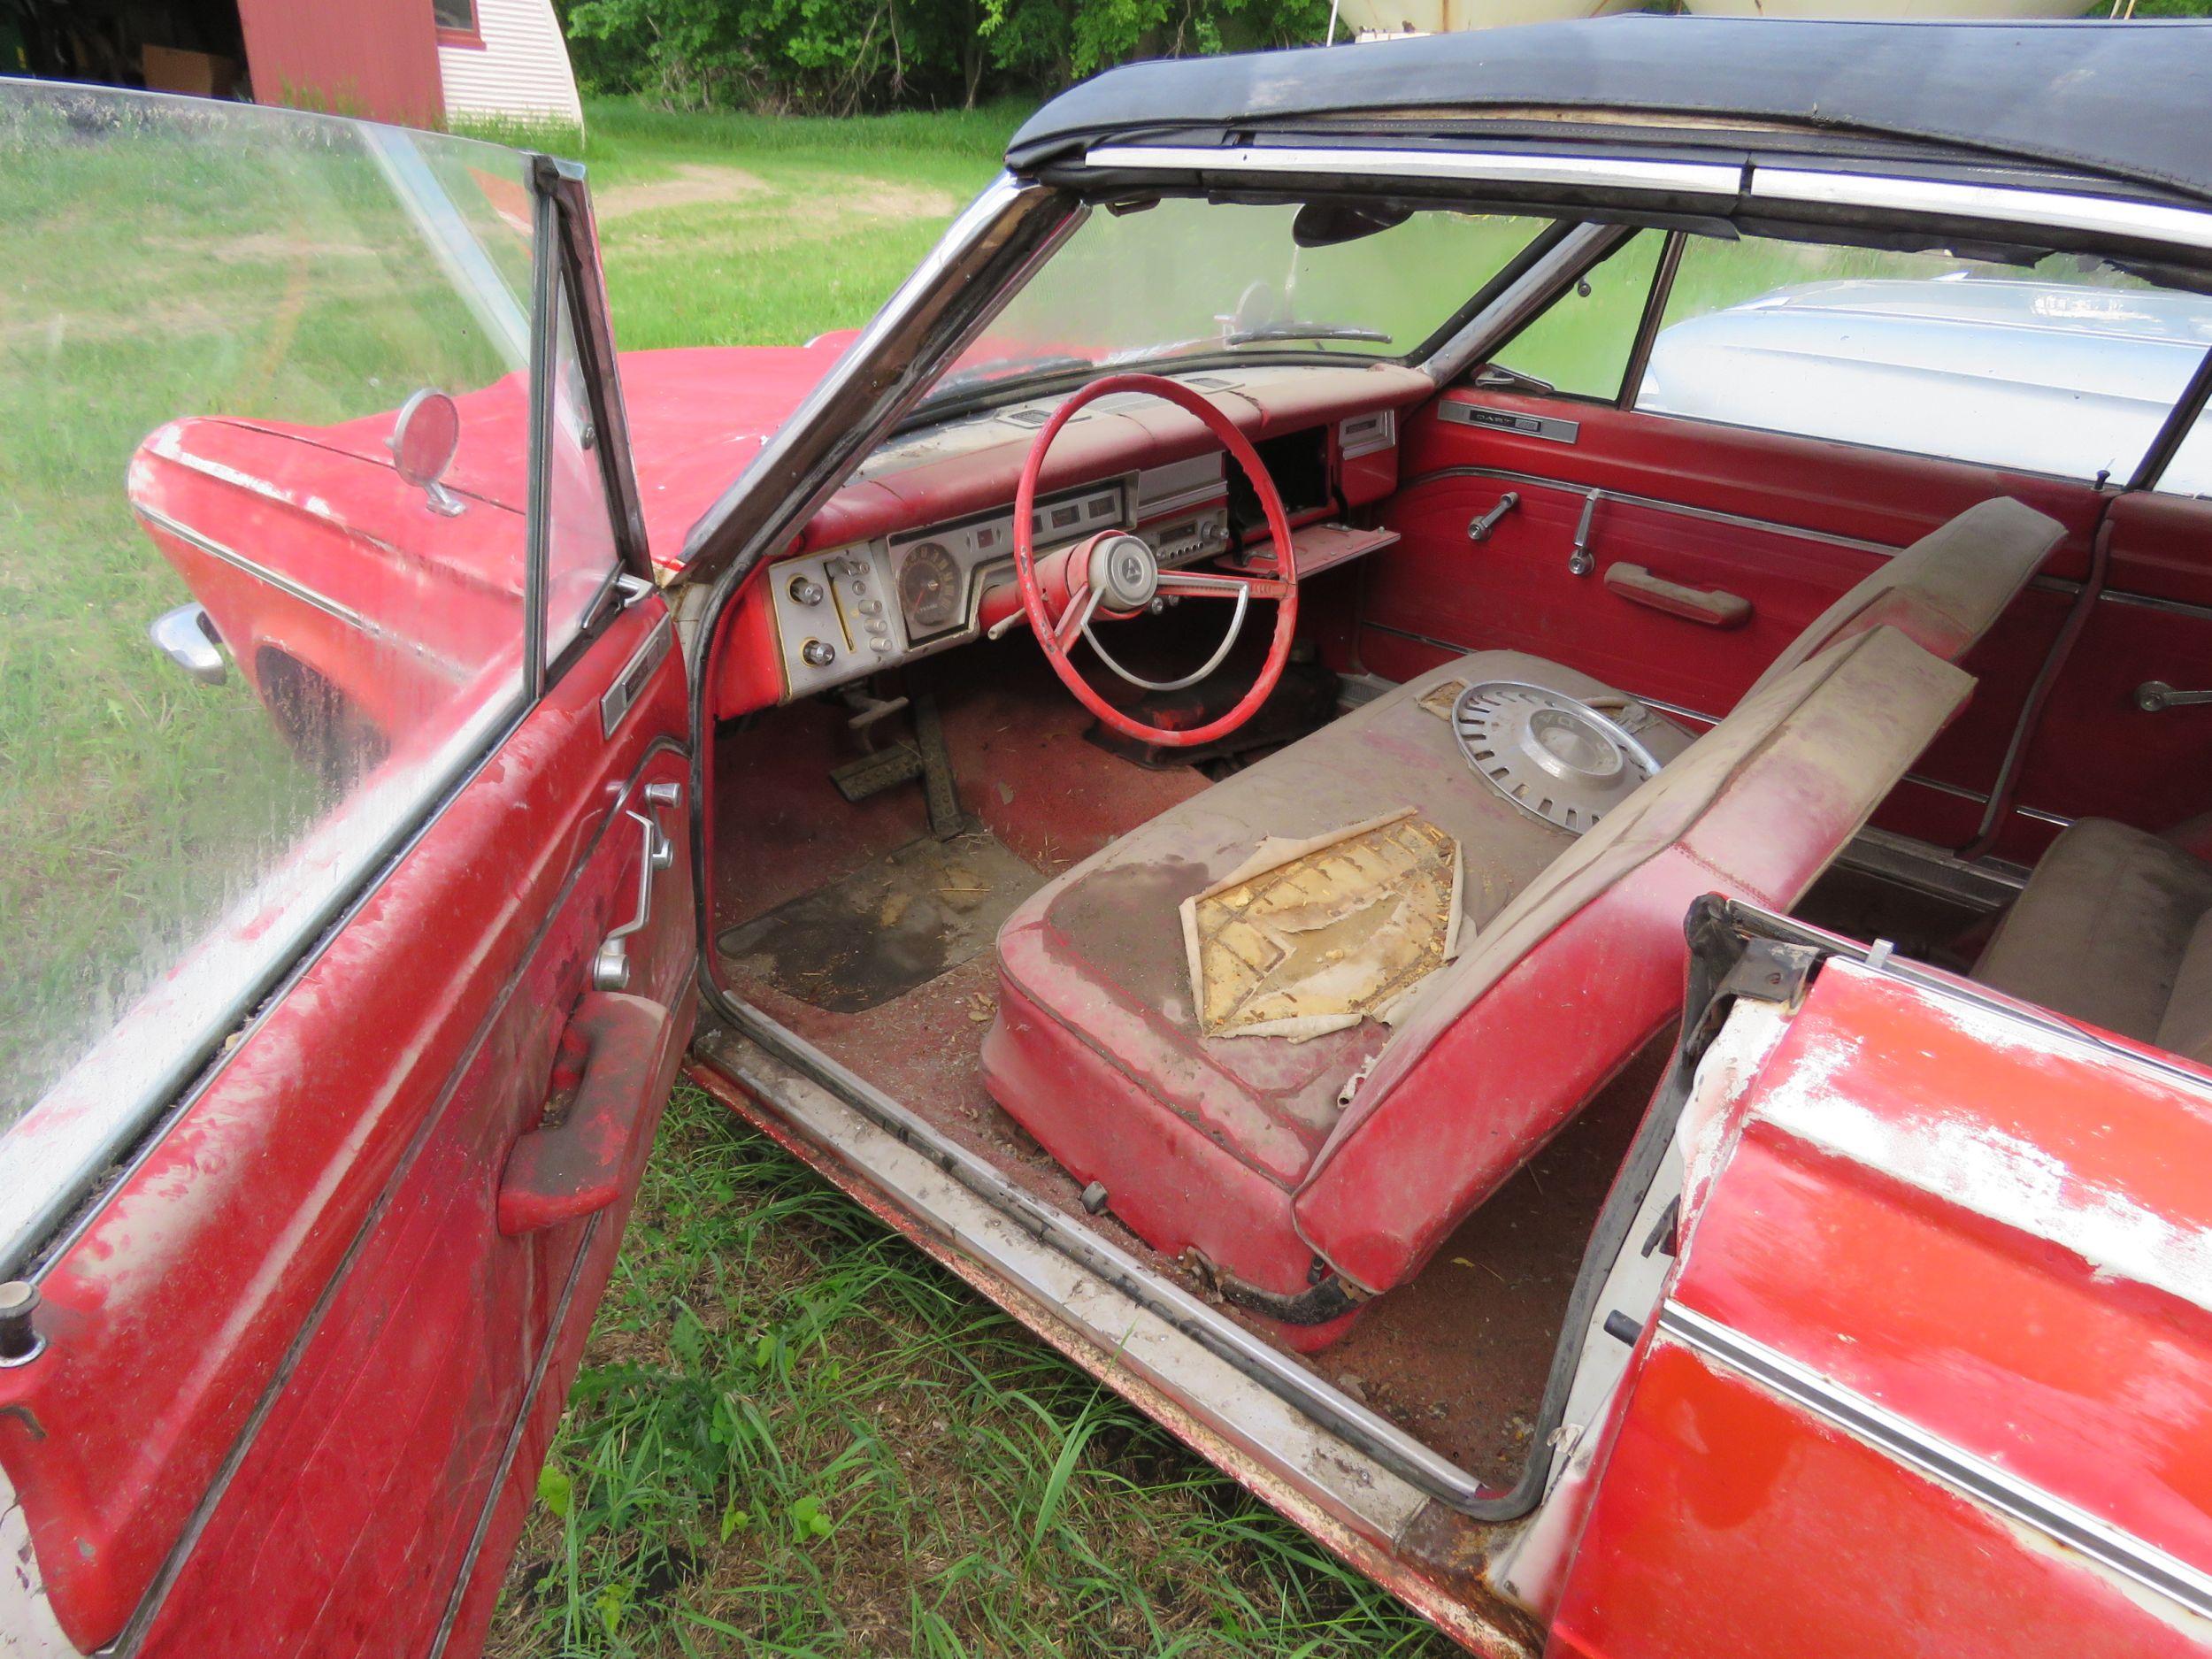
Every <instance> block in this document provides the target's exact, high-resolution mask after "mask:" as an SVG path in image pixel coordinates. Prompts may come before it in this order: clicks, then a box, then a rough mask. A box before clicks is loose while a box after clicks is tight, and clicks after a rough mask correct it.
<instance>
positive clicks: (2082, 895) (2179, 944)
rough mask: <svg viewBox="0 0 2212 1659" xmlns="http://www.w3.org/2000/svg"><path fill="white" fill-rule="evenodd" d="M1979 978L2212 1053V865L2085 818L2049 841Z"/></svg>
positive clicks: (2120, 1029)
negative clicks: (2048, 846)
mask: <svg viewBox="0 0 2212 1659" xmlns="http://www.w3.org/2000/svg"><path fill="white" fill-rule="evenodd" d="M1974 977H1975V978H1976V979H1978V980H1980V981H1981V982H1982V983H1983V984H1985V985H1986V986H1988V987H1991V988H1992V989H1993V990H1998V991H2002V992H2004V993H2005V994H2006V995H2008V996H2017V997H2020V998H2022V999H2023V1000H2024V1001H2026V1002H2038V1003H2040V1004H2041V1005H2042V1006H2044V1007H2046V1008H2048V1009H2050V1010H2053V1011H2054V1012H2056V1013H2060V1014H2065V1015H2069V1016H2070V1017H2071V1018H2076V1019H2082V1020H2086V1021H2088V1022H2089V1023H2090V1024H2091V1025H2101V1026H2103V1027H2104V1028H2105V1029H2106V1030H2107V1031H2111V1032H2117V1033H2119V1034H2120V1035H2121V1036H2124V1037H2132V1038H2134V1039H2136V1040H2137V1041H2140V1042H2147V1043H2154V1044H2156V1045H2157V1046H2158V1047H2159V1048H2169V1049H2171V1050H2173V1051H2174V1052H2175V1053H2177V1054H2180V1055H2185V1056H2188V1057H2189V1058H2191V1059H2194V1060H2212V864H2207V863H2205V862H2204V860H2202V859H2200V858H2199V857H2196V856H2194V855H2193V854H2191V853H2189V852H2187V851H2185V849H2182V848H2180V847H2177V846H2176V845H2175V844H2174V843H2173V842H2172V841H2168V840H2166V839H2165V838H2164V837H2162V836H2158V835H2154V834H2151V833H2149V832H2147V831H2146V830H2139V829H2131V828H2130V827H2129V826H2126V825H2124V824H2117V823H2115V822H2113V821H2112V820H2111V819H2109V818H2083V819H2082V820H2081V821H2080V822H2078V823H2077V824H2075V825H2074V826H2072V827H2071V828H2070V829H2068V830H2067V831H2066V832H2065V833H2063V834H2062V835H2061V836H2060V837H2059V838H2058V839H2057V840H2056V841H2054V842H2052V843H2051V849H2050V851H2048V852H2047V853H2046V854H2044V856H2043V860H2042V862H2041V863H2040V864H2038V865H2037V866H2036V869H2035V873H2034V875H2033V876H2032V877H2030V878H2029V880H2028V885H2027V887H2026V889H2025V890H2024V892H2023V893H2022V894H2021V895H2020V896H2019V898H2018V899H2016V900H2015V901H2014V902H2013V906H2012V909H2011V910H2008V911H2007V912H2006V914H2005V918H2004V920H2003V922H2002V923H2001V924H2000V926H1998V929H1997V934H1996V937H1995V938H1993V939H1992V940H1991V941H1989V948H1988V949H1986V950H1985V951H1984V952H1983V953H1982V959H1981V961H1980V962H1979V963H1978V964H1976V965H1975V969H1974Z"/></svg>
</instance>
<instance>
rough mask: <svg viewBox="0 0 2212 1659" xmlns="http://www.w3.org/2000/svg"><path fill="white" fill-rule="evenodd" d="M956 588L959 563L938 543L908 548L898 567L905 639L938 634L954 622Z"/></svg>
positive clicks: (957, 602)
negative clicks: (904, 620) (904, 615)
mask: <svg viewBox="0 0 2212 1659" xmlns="http://www.w3.org/2000/svg"><path fill="white" fill-rule="evenodd" d="M960 588H961V584H960V562H959V561H958V560H957V559H956V558H954V557H953V556H952V555H951V553H950V552H949V551H948V550H947V549H945V547H944V545H943V544H942V543H941V542H937V541H923V542H919V543H918V544H916V545H915V546H913V547H910V548H909V549H907V550H906V557H905V559H904V561H903V562H902V564H901V565H899V608H900V610H902V611H904V612H905V613H906V634H907V637H908V638H909V639H913V640H918V639H921V638H924V637H925V636H926V635H928V634H941V633H943V632H944V631H945V630H946V629H947V628H949V627H951V626H953V625H954V624H955V623H956V622H958V621H959V620H960V600H961V591H960Z"/></svg>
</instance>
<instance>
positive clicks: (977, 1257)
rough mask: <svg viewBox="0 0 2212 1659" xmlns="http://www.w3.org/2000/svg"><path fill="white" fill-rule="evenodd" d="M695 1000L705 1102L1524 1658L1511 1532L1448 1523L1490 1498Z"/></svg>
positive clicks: (1418, 1593) (776, 1045) (1528, 1651)
mask: <svg viewBox="0 0 2212 1659" xmlns="http://www.w3.org/2000/svg"><path fill="white" fill-rule="evenodd" d="M713 1001H714V1002H716V1003H717V1004H718V1007H717V1009H716V1010H715V1011H714V1012H711V1013H708V1012H703V1014H702V1017H701V1020H700V1028H699V1034H698V1036H697V1038H696V1040H695V1044H694V1047H693V1050H692V1056H691V1060H690V1062H689V1065H688V1070H689V1071H690V1073H691V1075H692V1077H693V1078H694V1079H695V1081H697V1082H698V1083H699V1084H700V1086H701V1087H703V1088H704V1089H706V1091H707V1092H708V1093H709V1094H712V1095H714V1096H715V1097H716V1098H717V1099H718V1100H719V1101H721V1102H723V1103H724V1104H726V1105H727V1106H729V1107H730V1108H731V1109H732V1110H735V1111H736V1112H738V1113H739V1114H740V1115H741V1116H742V1117H744V1118H747V1119H748V1120H749V1122H751V1123H753V1124H754V1125H757V1127H758V1128H760V1129H761V1130H762V1131H763V1132H764V1133H767V1134H768V1135H769V1136H770V1137H771V1138H772V1139H773V1140H775V1141H777V1142H779V1143H780V1145H782V1146H784V1147H785V1148H787V1149H788V1150H790V1151H791V1152H793V1153H794V1154H795V1155H796V1156H799V1157H800V1158H802V1159H803V1160H804V1161H805V1162H806V1163H807V1164H810V1165H811V1166H812V1167H814V1168H815V1169H816V1170H818V1171H820V1172H821V1173H822V1174H824V1175H825V1176H826V1177H827V1178H828V1179H830V1180H831V1181H833V1183H835V1184H836V1185H837V1186H838V1187H841V1189H843V1190H844V1191H845V1192H846V1193H848V1194H850V1195H851V1196H852V1197H853V1198H855V1199H856V1201H857V1202H860V1203H861V1204H863V1205H864V1207H866V1208H867V1209H868V1210H871V1211H872V1213H874V1214H875V1215H876V1216H878V1217H879V1218H881V1219H882V1220H884V1221H885V1222H887V1224H888V1225H891V1226H893V1227H894V1228H895V1229H896V1230H897V1231H898V1232H900V1233H902V1234H904V1235H905V1236H906V1237H907V1238H908V1239H910V1240H912V1241H913V1242H914V1243H915V1244H916V1245H917V1246H918V1247H919V1248H922V1249H923V1250H925V1251H926V1252H927V1253H928V1254H929V1255H930V1256H933V1257H934V1258H935V1259H936V1260H937V1261H938V1262H939V1263H941V1264H942V1265H944V1266H945V1267H947V1268H948V1269H949V1270H950V1271H953V1272H954V1273H956V1274H957V1275H958V1276H959V1277H960V1278H962V1279H964V1280H966V1281H967V1282H968V1283H969V1284H970V1285H972V1286H974V1287H975V1288H976V1289H978V1290H979V1291H980V1292H981V1293H982V1294H984V1295H985V1296H987V1297H988V1298H989V1299H990V1300H991V1301H992V1302H995V1303H996V1304H998V1305H999V1306H1001V1307H1002V1308H1004V1309H1006V1310H1007V1311H1009V1312H1010V1313H1011V1314H1012V1315H1013V1316H1014V1317H1016V1318H1018V1319H1019V1320H1020V1321H1021V1322H1022V1323H1023V1324H1024V1325H1026V1326H1027V1327H1028V1328H1029V1329H1030V1330H1032V1331H1033V1332H1034V1333H1036V1334H1037V1335H1039V1336H1040V1337H1041V1338H1043V1339H1044V1340H1046V1341H1047V1342H1048V1343H1050V1344H1051V1345H1052V1346H1053V1347H1054V1348H1056V1349H1058V1350H1059V1351H1060V1352H1061V1353H1062V1354H1064V1355H1065V1356H1067V1357H1068V1358H1070V1359H1071V1360H1072V1361H1073V1362H1074V1363H1077V1364H1079V1365H1080V1366H1081V1367H1082V1368H1083V1369H1084V1370H1085V1371H1088V1372H1089V1373H1090V1374H1091V1375H1092V1376H1094V1377H1095V1378H1097V1379H1099V1380H1100V1381H1101V1382H1102V1383H1103V1384H1105V1385H1106V1386H1109V1387H1110V1388H1112V1389H1114V1390H1115V1391H1116V1392H1117V1393H1118V1394H1122V1395H1123V1396H1124V1397H1125V1398H1126V1399H1128V1400H1129V1401H1130V1402H1132V1403H1133V1404H1134V1405H1136V1406H1137V1407H1138V1408H1139V1409H1141V1410H1142V1411H1144V1412H1145V1413H1146V1414H1147V1415H1148V1416H1149V1417H1152V1418H1153V1419H1154V1420H1156V1421H1157V1422H1159V1423H1160V1424H1162V1425H1164V1426H1165V1427H1166V1428H1167V1429H1168V1430H1169V1431H1170V1432H1171V1433H1173V1434H1174V1435H1175V1436H1176V1437H1177V1438H1178V1439H1179V1440H1182V1441H1183V1442H1184V1443H1185V1444H1187V1445H1188V1446H1189V1447H1191V1448H1192V1449H1194V1451H1196V1452H1197V1453H1198V1454H1199V1455H1202V1456H1203V1457H1205V1458H1206V1459H1207V1460H1208V1461H1209V1462H1210V1463H1213V1464H1215V1465H1216V1466H1217V1467H1218V1468H1220V1469H1221V1470H1223V1471H1225V1472H1226V1473H1227V1474H1228V1475H1229V1476H1230V1477H1231V1478H1232V1479H1235V1480H1236V1481H1237V1482H1238V1484H1240V1486H1244V1487H1245V1488H1246V1489H1247V1490H1248V1491H1250V1492H1252V1493H1253V1494H1255V1495H1256V1496H1258V1497H1260V1498H1261V1499H1263V1501H1265V1502H1268V1503H1269V1504H1271V1506H1272V1507H1274V1508H1275V1509H1278V1510H1279V1511H1281V1512H1282V1513H1283V1514H1284V1515H1285V1516H1286V1517H1288V1518H1289V1519H1290V1520H1291V1521H1292V1522H1294V1524H1295V1525H1298V1526H1300V1527H1301V1528H1302V1529H1303V1530H1305V1531H1306V1532H1309V1533H1310V1534H1312V1535H1313V1536H1314V1537H1315V1538H1316V1539H1317V1540H1319V1541H1321V1542H1322V1543H1324V1544H1325V1545H1326V1546H1327V1547H1328V1548H1330V1549H1331V1550H1332V1551H1333V1552H1334V1553H1335V1554H1336V1555H1340V1557H1342V1558H1343V1559H1344V1560H1345V1561H1347V1562H1348V1563H1350V1564H1351V1565H1353V1566H1354V1567H1356V1569H1358V1570H1359V1571H1362V1572H1363V1573H1365V1574H1367V1575H1368V1576H1369V1577H1371V1578H1374V1579H1376V1580H1377V1581H1378V1582H1379V1583H1380V1584H1382V1585H1384V1586H1386V1587H1387V1588H1388V1589H1390V1590H1391V1591H1393V1592H1394V1594H1397V1595H1399V1596H1400V1597H1402V1599H1404V1600H1405V1601H1408V1602H1409V1603H1410V1604H1411V1605H1413V1606H1414V1607H1415V1608H1416V1609H1418V1610H1419V1611H1420V1612H1421V1613H1422V1614H1423V1615H1425V1617H1428V1618H1429V1619H1431V1620H1432V1621H1433V1622H1434V1623H1435V1624H1438V1625H1439V1626H1440V1627H1441V1628H1442V1629H1443V1630H1444V1631H1445V1632H1447V1633H1448V1634H1449V1635H1451V1636H1452V1637H1454V1638H1455V1640H1458V1641H1460V1642H1461V1643H1463V1645H1465V1646H1467V1647H1471V1648H1472V1649H1474V1650H1476V1651H1478V1652H1482V1653H1487V1654H1495V1655H1533V1654H1535V1653H1536V1652H1537V1651H1538V1650H1539V1648H1540V1645H1541V1640H1542V1638H1541V1633H1540V1631H1539V1630H1538V1629H1537V1628H1536V1626H1535V1624H1533V1622H1532V1620H1531V1619H1530V1617H1529V1616H1528V1615H1527V1614H1526V1613H1525V1611H1523V1610H1522V1609H1519V1608H1517V1607H1516V1606H1515V1605H1513V1604H1512V1603H1510V1602H1509V1601H1506V1600H1504V1599H1503V1598H1502V1596H1501V1595H1500V1594H1499V1593H1498V1592H1497V1590H1496V1589H1495V1588H1494V1587H1493V1586H1491V1585H1490V1583H1489V1582H1488V1580H1487V1578H1486V1567H1487V1565H1488V1563H1491V1562H1493V1561H1495V1560H1499V1559H1502V1556H1503V1555H1504V1553H1505V1551H1506V1549H1507V1547H1508V1546H1509V1544H1510V1543H1511V1542H1512V1541H1513V1540H1514V1539H1515V1538H1516V1537H1517V1535H1518V1534H1519V1533H1520V1532H1521V1531H1522V1530H1523V1527H1524V1525H1525V1524H1524V1523H1521V1522H1509V1523H1502V1524H1500V1523H1485V1522H1480V1521H1477V1520H1474V1519H1472V1518H1471V1517H1469V1516H1467V1515H1466V1514H1464V1513H1463V1512H1462V1511H1463V1509H1465V1508H1466V1507H1467V1506H1469V1505H1471V1504H1472V1505H1479V1504H1482V1503H1485V1502H1496V1501H1497V1499H1498V1498H1499V1496H1500V1494H1498V1493H1497V1492H1496V1491H1494V1490H1493V1489H1492V1488H1489V1487H1487V1486H1483V1485H1482V1484H1481V1483H1479V1482H1478V1481H1476V1480H1475V1479H1473V1478H1471V1476H1469V1475H1467V1474H1466V1473H1464V1472H1463V1471H1461V1470H1459V1469H1458V1468H1456V1467H1455V1466H1454V1465H1453V1464H1451V1463H1449V1462H1448V1461H1447V1460H1445V1459H1444V1458H1442V1457H1440V1456H1439V1455H1437V1454H1436V1453H1434V1452H1433V1451H1432V1450H1430V1449H1429V1448H1426V1447H1424V1446H1422V1445H1421V1444H1420V1443H1419V1442H1418V1441H1417V1440H1413V1439H1412V1438H1411V1437H1410V1436H1409V1435H1407V1434H1406V1433H1404V1432H1402V1430H1400V1429H1398V1428H1397V1427H1395V1426H1394V1425H1392V1424H1390V1423H1388V1422H1386V1420H1384V1419H1383V1418H1382V1417H1379V1416H1378V1415H1377V1414H1376V1413H1374V1412H1372V1411H1371V1410H1370V1409H1367V1408H1366V1407H1364V1406H1363V1405H1361V1404H1360V1403H1359V1402H1356V1401H1354V1400H1352V1399H1351V1398H1350V1397H1349V1396H1348V1395H1346V1394H1342V1393H1340V1392H1339V1391H1338V1390H1337V1389H1335V1388H1333V1387H1332V1386H1329V1384H1327V1383H1326V1382H1325V1381H1323V1380H1322V1379H1320V1378H1319V1377H1317V1376H1316V1375H1314V1374H1313V1373H1312V1372H1310V1371H1307V1370H1306V1369H1305V1368H1304V1367H1303V1366H1302V1365H1300V1364H1299V1363H1296V1362H1295V1361H1294V1360H1292V1359H1290V1358H1288V1357H1286V1356H1284V1355H1282V1354H1279V1353H1278V1352H1277V1351H1276V1350H1275V1349H1273V1348H1271V1347H1269V1346H1268V1345H1267V1344H1265V1343H1264V1342H1263V1341H1261V1340H1259V1339H1258V1338H1257V1337H1256V1336H1254V1335H1252V1334H1251V1333H1249V1332H1247V1331H1246V1330H1244V1329H1243V1327H1242V1326H1240V1325H1237V1324H1236V1323H1235V1322H1234V1321H1233V1320H1232V1319H1230V1318H1229V1317H1227V1316H1225V1314H1223V1313H1222V1312H1221V1311H1220V1310H1217V1309H1215V1308H1213V1307H1210V1306H1209V1305H1208V1304H1207V1303H1205V1302H1202V1301H1200V1300H1199V1299H1198V1298H1197V1297H1195V1296H1194V1295H1192V1294H1190V1293H1189V1292H1188V1291H1187V1290H1186V1289H1184V1288H1183V1286H1180V1285H1178V1284H1175V1283H1174V1282H1172V1281H1171V1280H1169V1279H1164V1278H1163V1277H1162V1276H1161V1275H1160V1274H1158V1273H1156V1272H1155V1271H1152V1270H1151V1269H1150V1268H1148V1267H1147V1266H1146V1265H1145V1264H1144V1263H1141V1262H1139V1261H1138V1260H1136V1259H1135V1258H1134V1257H1133V1256H1130V1255H1128V1254H1127V1253H1126V1252H1125V1251H1124V1250H1122V1249H1120V1248H1118V1247H1117V1246H1116V1245H1114V1244H1113V1243H1112V1242H1111V1241H1110V1240H1106V1239H1103V1238H1101V1237H1099V1236H1097V1235H1096V1234H1095V1233H1092V1232H1090V1231H1089V1230H1088V1229H1087V1228H1085V1227H1083V1226H1082V1225H1080V1224H1079V1223H1078V1222H1076V1221H1075V1220H1074V1219H1072V1218H1071V1217H1068V1216H1065V1215H1064V1214H1063V1213H1061V1212H1060V1211H1059V1210H1056V1209H1054V1208H1052V1207H1051V1206H1049V1205H1048V1204H1045V1203H1042V1202H1039V1201H1038V1200H1036V1199H1034V1198H1033V1197H1031V1196H1030V1195H1029V1194H1026V1193H1024V1192H1022V1191H1021V1190H1020V1189H1019V1188H1018V1187H1015V1186H1014V1185H1013V1184H1012V1183H1010V1181H1008V1180H1007V1179H1005V1178H1004V1177H1003V1176H1002V1175H1001V1174H1000V1173H999V1172H998V1171H996V1170H995V1169H994V1168H992V1167H991V1165H990V1164H988V1163H987V1162H986V1161H985V1160H984V1159H982V1158H981V1157H979V1156H977V1155H976V1154H974V1153H972V1152H970V1151H968V1150H967V1149H966V1148H963V1147H960V1146H958V1145H957V1144H956V1143H954V1142H952V1141H949V1140H947V1139H946V1138H945V1137H944V1136H942V1135H941V1134H940V1133H938V1132H937V1131H936V1130H935V1129H934V1128H933V1127H932V1126H931V1125H928V1124H927V1123H926V1122H924V1121H923V1120H922V1119H920V1118H918V1117H916V1116H915V1115H914V1114H912V1113H911V1112H909V1111H907V1110H905V1109H903V1108H902V1107H901V1106H900V1105H899V1104H898V1102H895V1101H894V1100H892V1099H891V1098H890V1097H889V1096H887V1095H886V1094H883V1093H882V1092H881V1091H880V1090H879V1089H877V1088H875V1087H873V1086H872V1085H871V1084H869V1083H868V1082H867V1081H866V1080H865V1079H862V1078H860V1077H858V1076H857V1075H856V1074H854V1073H852V1072H850V1071H847V1070H846V1069H845V1068H844V1067H842V1066H841V1065H840V1064H838V1063H837V1062H836V1061H835V1060H833V1059H832V1058H831V1057H830V1056H827V1055H825V1054H823V1053H822V1052H821V1051H820V1050H819V1049H818V1048H814V1047H813V1046H812V1045H811V1044H809V1043H807V1042H805V1041H803V1040H802V1039H800V1038H798V1037H796V1036H795V1035H794V1034H793V1033H790V1032H788V1031H787V1030H786V1029H785V1028H784V1027H782V1026H781V1025H778V1024H777V1023H776V1022H775V1021H774V1020H772V1019H771V1018H768V1017H767V1016H766V1015H764V1014H763V1013H761V1012H760V1011H759V1010H757V1009H754V1008H751V1007H749V1006H748V1005H744V1004H741V1003H735V1002H726V1000H725V999H724V998H722V997H720V996H717V997H715V998H714V999H713Z"/></svg>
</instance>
